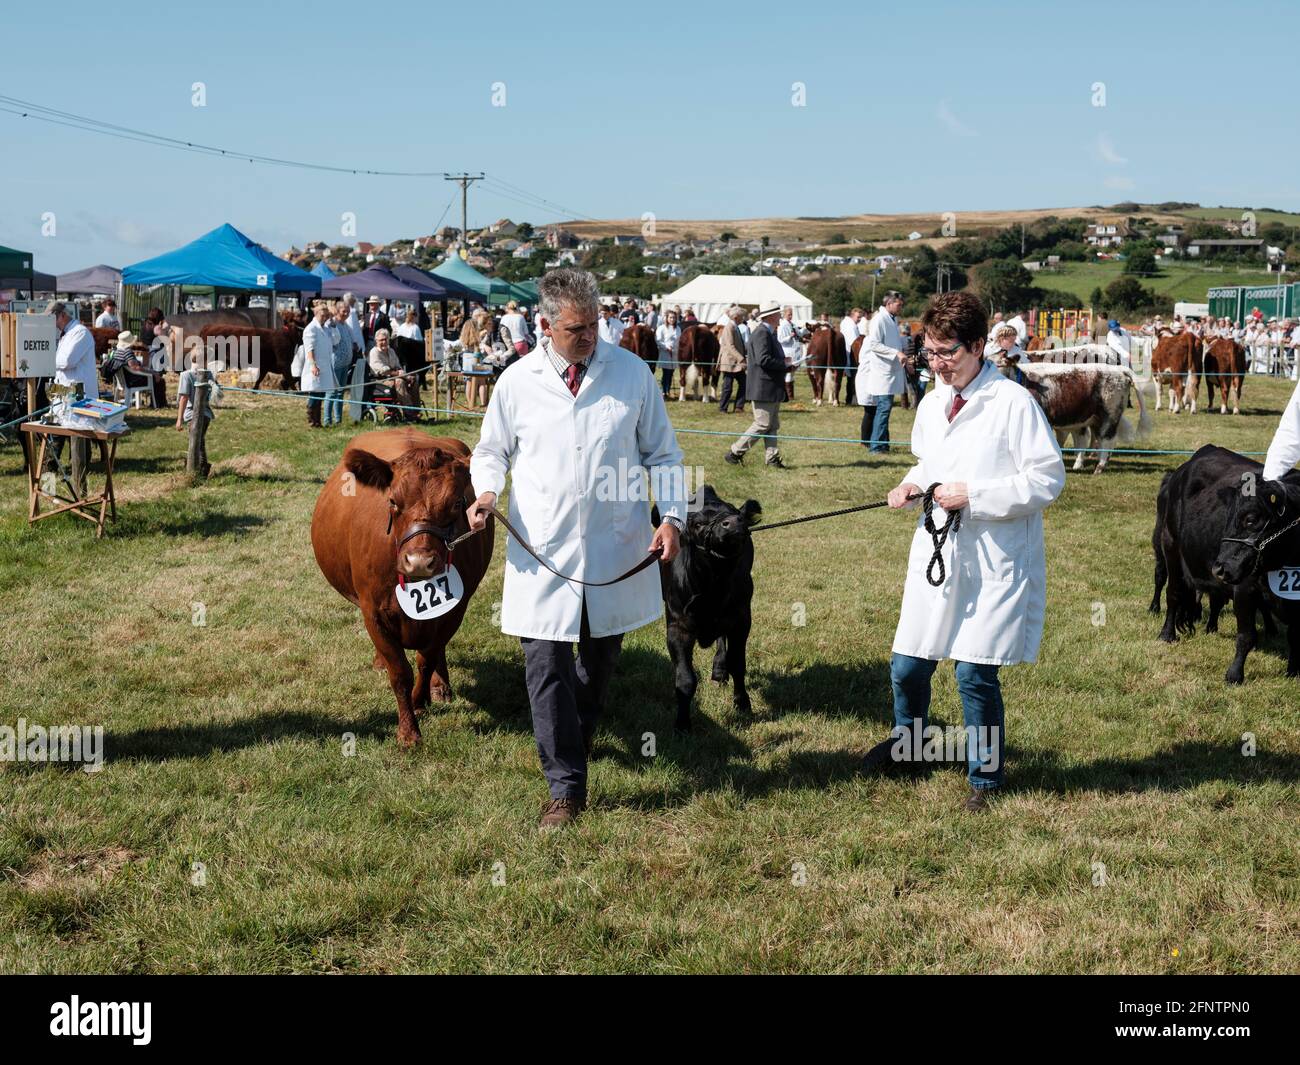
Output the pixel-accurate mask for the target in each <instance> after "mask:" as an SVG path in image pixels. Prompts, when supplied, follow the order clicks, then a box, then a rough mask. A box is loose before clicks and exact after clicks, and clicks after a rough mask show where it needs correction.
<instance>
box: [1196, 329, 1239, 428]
mask: <svg viewBox="0 0 1300 1065" xmlns="http://www.w3.org/2000/svg"><path fill="white" fill-rule="evenodd" d="M1202 372H1203V373H1204V375H1205V391H1206V392H1207V393H1208V394H1209V398H1208V399H1207V400H1206V406H1209V407H1212V406H1214V385H1215V382H1216V381H1217V382H1218V385H1219V413H1220V414H1227V413H1228V397H1229V395H1231V397H1232V413H1233V414H1240V413H1241V408H1240V403H1239V401H1240V399H1241V385H1242V382H1243V381H1244V380H1245V377H1246V349H1245V348H1243V347H1242V346H1241V345H1240V344H1238V343H1237V342H1236V341H1235V340H1233V339H1232V338H1231V337H1215V338H1214V339H1213V340H1211V341H1210V343H1209V345H1208V346H1207V347H1206V348H1205V356H1204V359H1203V360H1202Z"/></svg>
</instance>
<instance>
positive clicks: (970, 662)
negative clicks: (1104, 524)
mask: <svg viewBox="0 0 1300 1065" xmlns="http://www.w3.org/2000/svg"><path fill="white" fill-rule="evenodd" d="M922 326H923V329H924V335H925V353H926V357H927V358H928V359H929V362H930V366H931V367H932V368H933V369H934V370H935V372H936V382H935V387H934V389H933V390H932V391H931V392H930V393H929V394H927V395H926V397H925V398H924V399H923V400H922V401H921V404H920V406H919V407H918V408H917V411H916V421H915V423H914V425H913V428H912V452H913V454H915V456H916V459H917V462H916V465H915V466H913V467H912V468H911V469H910V470H909V471H908V472H907V474H906V475H905V476H904V477H903V480H902V482H901V483H900V484H899V485H898V487H897V488H895V489H894V490H893V491H891V492H890V493H889V505H890V506H891V507H894V508H900V507H914V506H916V505H917V504H918V502H919V500H917V499H914V498H911V497H913V496H918V495H920V494H922V493H923V492H925V491H926V490H927V489H928V488H929V487H930V486H931V485H935V486H936V487H935V489H934V503H935V507H934V511H933V524H934V526H935V527H936V528H941V527H942V526H943V525H944V523H945V522H946V521H947V520H948V515H949V514H955V515H960V518H955V519H954V521H956V522H959V524H957V525H956V527H955V528H954V529H953V530H952V531H951V532H950V534H949V535H948V538H947V541H946V542H945V543H944V545H943V547H942V548H941V550H940V557H941V559H942V563H943V564H942V567H939V566H938V565H937V564H934V563H933V561H932V559H933V556H934V553H935V548H934V541H933V538H932V537H931V535H930V533H928V532H927V531H926V529H925V527H924V523H923V520H922V519H918V521H917V529H916V533H915V535H914V537H913V541H912V550H911V554H910V556H909V558H908V565H907V580H906V583H905V585H904V587H903V606H902V611H901V613H900V615H899V619H898V630H897V633H896V634H895V636H894V647H893V655H892V657H891V659H890V679H891V682H892V686H893V693H894V731H893V733H891V736H890V738H889V739H887V740H885V741H884V742H882V743H880V744H877V745H876V746H875V747H874V748H872V750H871V752H870V753H869V754H868V755H867V757H866V761H865V764H864V768H865V769H866V770H867V771H869V772H878V771H881V770H884V769H888V768H892V767H896V766H897V767H903V766H905V765H906V766H911V767H912V768H920V763H923V762H925V761H928V760H931V759H934V758H935V757H936V753H937V755H938V757H939V758H941V757H942V749H943V746H944V744H942V743H940V744H939V750H938V752H935V749H934V747H933V740H934V739H935V737H934V735H933V732H932V731H927V720H928V717H929V709H930V680H931V678H932V677H933V675H934V670H935V667H936V666H937V665H938V664H939V662H940V661H941V660H942V659H945V658H951V659H953V660H954V662H955V663H956V670H957V690H958V691H959V692H960V694H961V702H962V714H963V716H964V719H965V725H966V735H965V744H966V759H967V780H968V781H969V783H970V787H971V792H970V795H969V797H968V798H967V799H966V802H965V808H966V809H968V810H971V811H979V810H983V809H984V808H985V806H986V799H987V797H988V794H989V792H990V790H991V789H993V788H997V787H999V786H1000V785H1001V784H1002V779H1003V754H1004V751H1005V747H1004V742H1003V721H1004V714H1003V705H1002V689H1001V686H1000V684H999V681H998V669H999V668H1000V667H1001V666H1007V665H1013V664H1015V663H1017V662H1033V661H1035V659H1036V658H1037V657H1038V645H1039V641H1040V640H1041V638H1042V632H1043V615H1044V611H1045V607H1046V600H1047V566H1046V562H1045V560H1044V554H1043V517H1042V512H1043V510H1044V509H1045V508H1046V507H1047V506H1048V505H1049V504H1051V502H1052V501H1053V500H1054V499H1055V498H1056V497H1057V496H1058V495H1059V494H1060V492H1061V489H1062V487H1063V486H1064V485H1065V464H1064V463H1063V462H1062V461H1061V452H1060V449H1059V448H1058V447H1057V445H1056V437H1055V435H1054V434H1053V433H1052V429H1051V427H1050V426H1049V425H1048V422H1047V418H1046V416H1045V415H1044V414H1043V412H1042V409H1041V408H1040V407H1039V406H1038V404H1037V403H1036V402H1035V401H1034V398H1033V396H1032V395H1030V393H1029V392H1028V391H1027V390H1026V389H1024V388H1023V387H1021V386H1020V385H1018V384H1016V383H1014V382H1013V381H1010V380H1008V379H1007V378H1006V377H1004V376H1003V375H1002V374H1001V373H1000V372H999V371H998V368H997V367H996V366H995V365H994V364H993V363H992V362H991V361H990V360H988V359H985V358H983V357H982V356H981V354H980V353H981V351H982V350H983V347H984V343H985V337H986V336H987V335H988V317H987V315H986V314H985V312H984V308H983V306H982V305H981V304H980V301H979V300H978V299H977V298H976V297H975V296H974V295H973V294H971V293H969V292H949V293H944V294H943V295H939V296H936V297H935V298H934V299H933V300H932V301H931V303H930V306H929V308H928V309H927V310H926V312H925V316H924V318H923V319H922ZM940 573H942V576H943V579H942V580H940V581H939V584H938V585H934V584H932V583H931V581H932V579H935V578H938V577H939V576H940ZM923 741H924V742H923Z"/></svg>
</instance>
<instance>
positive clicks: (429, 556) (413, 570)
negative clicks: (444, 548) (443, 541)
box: [401, 551, 439, 581]
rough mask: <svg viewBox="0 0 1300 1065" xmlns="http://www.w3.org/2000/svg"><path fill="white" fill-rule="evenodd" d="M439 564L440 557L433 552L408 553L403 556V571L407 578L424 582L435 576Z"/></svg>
mask: <svg viewBox="0 0 1300 1065" xmlns="http://www.w3.org/2000/svg"><path fill="white" fill-rule="evenodd" d="M438 562H439V558H438V556H437V555H436V554H434V553H433V552H432V551H407V552H406V553H405V554H403V555H402V565H401V570H402V573H403V574H404V575H405V576H407V577H411V578H413V579H414V580H417V581H422V580H424V579H425V578H426V577H432V576H433V574H434V573H435V572H436V569H437V568H438V567H437V564H438Z"/></svg>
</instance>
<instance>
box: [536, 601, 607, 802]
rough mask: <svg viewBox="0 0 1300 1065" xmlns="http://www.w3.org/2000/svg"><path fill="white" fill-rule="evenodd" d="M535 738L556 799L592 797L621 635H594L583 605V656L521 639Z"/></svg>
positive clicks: (566, 647) (556, 643)
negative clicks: (596, 742)
mask: <svg viewBox="0 0 1300 1065" xmlns="http://www.w3.org/2000/svg"><path fill="white" fill-rule="evenodd" d="M519 642H520V643H521V644H522V645H523V648H524V679H525V681H526V682H527V685H528V704H529V706H530V707H531V708H532V712H533V736H534V737H535V738H536V740H537V754H538V756H539V757H540V758H541V760H542V772H543V773H544V774H545V776H546V784H547V787H548V788H549V789H550V793H551V798H552V799H563V798H566V797H567V798H575V799H586V797H587V748H588V746H589V744H590V743H591V738H592V737H593V736H594V735H595V734H596V722H597V720H599V718H600V714H601V711H602V710H604V708H605V693H606V692H607V691H608V690H609V682H610V678H611V677H613V675H614V666H615V664H616V663H617V662H618V654H619V651H620V650H621V649H622V646H623V637H622V635H618V636H602V637H600V638H596V637H593V636H592V635H591V630H590V628H589V627H588V625H587V604H586V601H585V600H584V601H583V604H582V628H581V629H580V630H579V639H578V654H577V657H576V658H575V657H574V653H573V644H571V643H568V642H566V641H564V640H535V639H530V638H528V637H521V638H520V640H519Z"/></svg>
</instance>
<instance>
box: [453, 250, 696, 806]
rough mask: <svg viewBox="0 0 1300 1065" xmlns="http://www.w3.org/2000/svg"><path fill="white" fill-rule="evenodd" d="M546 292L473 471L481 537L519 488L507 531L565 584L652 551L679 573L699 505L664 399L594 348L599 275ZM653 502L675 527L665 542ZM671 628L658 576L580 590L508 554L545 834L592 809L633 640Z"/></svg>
mask: <svg viewBox="0 0 1300 1065" xmlns="http://www.w3.org/2000/svg"><path fill="white" fill-rule="evenodd" d="M538 291H539V293H540V296H541V315H540V326H541V333H542V336H541V339H540V340H539V343H538V345H537V347H536V348H534V349H533V350H532V351H531V352H529V353H528V354H527V355H525V356H524V357H523V358H521V359H519V360H518V361H517V362H515V363H514V364H513V365H511V366H510V367H508V368H507V369H506V370H505V371H504V372H503V373H502V375H501V378H500V380H499V381H498V383H497V386H496V389H495V391H493V393H492V398H491V401H490V402H489V403H488V409H487V414H486V415H485V417H484V419H483V426H482V431H481V435H480V436H479V441H478V445H477V446H476V447H475V448H474V454H473V456H472V458H471V460H470V477H471V479H472V481H473V484H474V491H475V493H476V494H477V496H478V498H477V499H476V500H475V502H474V504H473V505H472V506H471V507H470V509H469V512H468V516H469V521H470V527H471V528H475V529H478V528H482V527H483V526H484V524H485V523H486V518H487V514H488V512H489V511H490V509H491V508H492V507H493V506H495V505H496V501H497V497H498V496H499V495H500V493H501V492H502V491H503V490H504V489H505V484H506V476H507V474H509V475H510V476H511V491H510V511H509V520H510V523H511V524H512V525H513V526H514V527H515V528H516V529H518V530H519V534H520V535H521V536H522V537H524V538H525V539H527V540H528V541H529V543H530V544H531V546H532V547H533V548H534V550H536V552H537V554H538V555H540V556H541V557H542V558H544V559H546V561H547V564H548V565H550V566H553V567H554V568H555V569H556V570H557V571H559V572H560V573H562V574H564V575H565V577H571V578H574V579H576V580H581V581H593V582H599V581H609V580H613V579H614V578H616V577H619V576H620V575H622V574H624V573H626V572H627V571H629V570H630V569H632V568H633V567H634V566H636V565H637V563H638V562H640V561H643V560H644V559H645V558H646V553H647V551H649V552H652V553H656V552H657V553H659V557H660V560H661V561H662V562H668V561H671V560H672V558H673V557H675V555H676V554H677V551H678V546H679V540H678V534H679V532H680V531H681V530H682V529H683V528H684V527H685V526H684V522H685V519H686V502H687V493H686V486H685V483H684V481H685V471H684V470H683V468H682V451H681V448H680V447H678V445H677V439H676V436H675V435H674V433H673V428H672V425H671V424H670V423H669V421H668V411H667V408H665V406H664V401H663V396H662V395H661V394H660V392H659V389H658V388H657V387H656V385H655V381H654V378H653V377H652V376H651V375H650V374H648V373H646V371H645V364H644V363H643V362H642V361H641V359H640V358H639V357H638V356H637V355H636V354H635V353H633V352H630V351H626V350H624V349H623V348H620V347H617V346H615V345H613V344H609V343H606V342H604V341H602V340H599V339H598V326H597V323H598V321H599V312H598V310H597V306H598V303H599V290H598V289H597V286H596V279H595V278H594V277H593V276H592V275H591V274H590V273H588V272H587V271H585V270H578V269H573V268H560V269H558V270H552V271H551V272H550V273H548V274H546V275H544V276H543V277H542V279H541V281H540V282H539V283H538ZM647 481H648V482H649V483H648V484H647ZM651 494H653V495H654V497H655V501H656V502H657V503H658V506H659V511H660V513H661V514H662V515H663V521H662V523H661V524H660V525H659V527H658V528H657V529H655V528H653V527H652V526H651V524H650V502H649V498H648V497H649V495H651ZM662 614H663V600H662V594H661V591H660V577H659V566H657V565H654V566H650V567H648V568H646V569H643V570H641V571H640V572H638V573H636V574H634V575H632V576H630V577H628V578H627V579H626V580H621V581H619V582H617V583H615V584H611V585H607V586H603V587H587V588H584V587H583V586H582V585H579V584H574V583H572V582H571V581H569V580H566V579H564V578H561V577H559V576H556V575H555V574H553V573H551V572H549V571H548V570H546V569H544V568H543V567H541V566H540V565H539V564H538V563H537V561H536V559H534V558H533V557H532V556H531V555H530V554H529V553H528V552H527V551H525V550H524V548H523V547H522V546H521V545H520V544H519V543H518V542H516V541H515V539H514V538H513V537H509V538H508V539H507V542H506V563H505V590H504V593H503V596H502V607H501V631H502V632H504V633H507V634H509V635H512V636H518V637H519V639H520V643H521V644H522V645H523V651H524V675H525V679H526V682H527V686H528V700H529V705H530V707H531V710H532V716H533V730H534V733H535V735H536V738H537V750H538V754H539V755H540V757H541V763H542V771H543V773H544V774H545V776H546V781H547V786H548V789H549V791H550V799H549V800H548V802H547V803H546V805H545V806H544V807H543V810H542V821H541V827H543V828H552V827H559V826H562V825H565V824H568V823H569V822H571V821H572V820H573V819H574V818H575V817H577V816H578V814H579V813H581V811H582V809H583V808H584V807H585V805H586V800H587V758H588V754H589V752H590V749H591V742H592V737H593V735H594V734H595V729H596V723H597V720H598V719H599V717H600V713H601V710H602V707H603V703H604V698H605V692H606V689H607V687H608V684H609V681H610V678H611V677H612V675H613V671H614V666H615V663H616V662H617V659H618V654H619V649H620V647H621V644H622V639H623V634H624V633H626V632H630V631H631V630H633V629H637V628H640V627H641V626H642V625H647V624H649V623H650V622H652V621H655V620H656V619H657V618H659V617H661V616H662ZM575 643H576V644H577V661H576V663H575V661H574V654H573V644H575Z"/></svg>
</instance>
